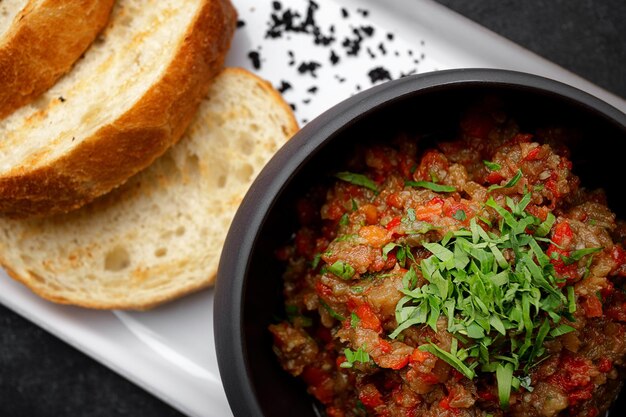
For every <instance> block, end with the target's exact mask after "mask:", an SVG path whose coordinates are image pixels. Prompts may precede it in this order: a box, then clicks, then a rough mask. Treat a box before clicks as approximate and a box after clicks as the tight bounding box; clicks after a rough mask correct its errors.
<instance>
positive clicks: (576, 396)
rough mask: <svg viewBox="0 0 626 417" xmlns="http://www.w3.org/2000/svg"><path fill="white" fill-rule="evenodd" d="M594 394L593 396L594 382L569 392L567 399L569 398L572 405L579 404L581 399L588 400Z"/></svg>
mask: <svg viewBox="0 0 626 417" xmlns="http://www.w3.org/2000/svg"><path fill="white" fill-rule="evenodd" d="M592 396H593V384H587V385H585V386H584V387H582V388H581V389H577V390H575V391H572V392H571V393H569V395H568V396H567V399H568V400H569V405H570V406H572V405H576V404H578V403H579V402H581V401H585V400H588V399H590V398H591V397H592Z"/></svg>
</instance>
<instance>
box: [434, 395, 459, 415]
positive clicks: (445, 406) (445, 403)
mask: <svg viewBox="0 0 626 417" xmlns="http://www.w3.org/2000/svg"><path fill="white" fill-rule="evenodd" d="M452 398H454V393H453V392H452V391H451V392H450V393H449V394H448V395H447V396H446V397H443V398H442V399H441V401H439V407H441V408H443V409H444V410H448V411H451V412H452V414H454V415H455V416H456V415H459V414H460V413H461V410H460V409H458V408H456V407H453V406H451V405H450V402H451V401H452Z"/></svg>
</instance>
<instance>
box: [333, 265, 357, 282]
mask: <svg viewBox="0 0 626 417" xmlns="http://www.w3.org/2000/svg"><path fill="white" fill-rule="evenodd" d="M326 270H327V271H328V272H330V273H332V274H334V275H336V276H338V277H339V278H341V279H345V280H348V279H350V278H352V277H353V276H354V274H355V273H356V271H355V270H354V268H353V267H352V266H351V265H350V264H348V263H346V262H343V261H336V262H335V263H334V264H332V265H330V266H328V268H327V269H326Z"/></svg>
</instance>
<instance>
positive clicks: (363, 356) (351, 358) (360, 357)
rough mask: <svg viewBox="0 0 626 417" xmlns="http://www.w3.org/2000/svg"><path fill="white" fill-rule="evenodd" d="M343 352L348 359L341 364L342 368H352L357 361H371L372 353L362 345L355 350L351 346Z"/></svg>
mask: <svg viewBox="0 0 626 417" xmlns="http://www.w3.org/2000/svg"><path fill="white" fill-rule="evenodd" d="M343 354H344V355H346V360H345V361H344V362H342V363H341V365H339V366H340V367H342V368H352V366H354V363H355V362H361V363H368V362H369V361H370V355H369V353H367V352H366V351H365V350H363V348H362V347H360V348H358V349H357V350H356V351H353V350H351V349H349V348H346V349H344V351H343Z"/></svg>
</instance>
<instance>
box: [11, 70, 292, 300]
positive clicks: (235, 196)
mask: <svg viewBox="0 0 626 417" xmlns="http://www.w3.org/2000/svg"><path fill="white" fill-rule="evenodd" d="M297 128H298V126H297V122H296V120H295V118H294V115H293V112H292V110H291V108H290V107H289V105H287V104H286V103H285V101H284V100H283V99H282V97H281V96H280V94H279V93H278V92H277V91H276V90H274V89H273V88H272V87H271V86H270V85H269V84H268V83H267V82H265V81H263V80H261V79H259V78H258V77H256V76H255V75H252V74H251V73H249V72H247V71H245V70H242V69H238V68H228V69H226V70H224V72H222V73H221V74H220V75H219V76H218V77H217V78H216V79H215V82H214V83H213V84H212V86H211V89H210V91H209V93H208V96H207V99H206V100H204V101H203V103H202V105H201V107H200V110H199V112H198V114H197V115H196V117H195V119H194V121H193V122H192V124H191V125H190V127H189V129H188V130H187V132H186V134H185V135H184V137H183V138H182V139H181V140H180V141H179V142H178V143H177V144H176V145H174V146H173V147H172V148H171V149H170V150H168V152H167V153H166V154H164V155H163V156H162V157H160V158H159V159H157V160H156V161H155V162H154V163H153V164H152V165H151V166H149V167H148V168H147V169H145V170H144V171H142V172H140V173H139V174H137V175H136V176H134V177H132V178H131V179H130V180H129V181H128V182H127V183H126V184H124V185H123V186H121V187H120V188H118V189H116V190H114V191H112V192H111V193H109V194H107V195H105V196H103V197H101V198H99V199H97V200H95V201H94V202H92V203H90V204H88V205H86V206H84V207H82V208H80V209H78V210H76V211H73V212H70V213H66V214H61V215H56V216H52V217H49V218H42V219H40V218H35V219H22V220H12V219H0V263H1V264H2V265H3V266H4V267H5V269H6V270H7V271H8V272H9V274H10V275H11V276H12V277H14V278H15V279H17V280H18V281H21V282H22V283H24V284H25V285H26V286H28V287H29V288H30V289H32V290H33V291H34V292H35V293H37V294H39V295H40V296H42V297H44V298H47V299H49V300H52V301H55V302H58V303H64V304H74V305H79V306H83V307H88V308H98V309H146V308H150V307H153V306H155V305H158V304H161V303H164V302H167V301H169V300H173V299H175V298H178V297H181V296H183V295H185V294H188V293H191V292H194V291H197V290H200V289H202V288H205V287H207V286H210V285H212V284H213V281H214V279H215V275H216V272H217V265H218V261H219V257H220V254H221V250H222V245H223V243H224V240H225V238H226V233H227V231H228V228H229V226H230V223H231V221H232V218H233V217H234V214H235V211H236V209H237V207H238V206H239V203H240V202H241V200H242V199H243V196H244V194H245V193H246V191H247V190H248V188H249V187H250V184H251V183H252V181H253V179H254V178H255V177H256V175H257V174H258V172H259V171H260V170H261V168H262V167H263V166H264V165H265V163H266V162H267V161H268V160H269V159H270V158H271V156H272V155H273V154H274V153H275V152H276V150H277V149H278V148H279V147H280V146H281V145H282V144H283V143H284V142H285V141H286V140H287V139H288V138H290V137H291V135H292V134H293V133H295V132H296V131H297Z"/></svg>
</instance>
